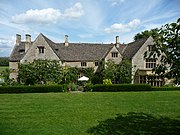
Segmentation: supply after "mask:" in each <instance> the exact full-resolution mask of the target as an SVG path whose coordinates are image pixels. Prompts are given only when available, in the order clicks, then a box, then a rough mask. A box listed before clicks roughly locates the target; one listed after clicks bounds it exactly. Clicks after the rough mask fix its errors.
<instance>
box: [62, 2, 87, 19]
mask: <svg viewBox="0 0 180 135" xmlns="http://www.w3.org/2000/svg"><path fill="white" fill-rule="evenodd" d="M83 14H84V10H83V7H82V5H81V3H76V4H75V5H74V6H73V7H71V8H68V9H66V10H65V11H64V14H63V16H64V17H70V18H79V17H81V16H82V15H83Z"/></svg>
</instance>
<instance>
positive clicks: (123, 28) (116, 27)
mask: <svg viewBox="0 0 180 135" xmlns="http://www.w3.org/2000/svg"><path fill="white" fill-rule="evenodd" d="M140 23H141V21H140V20H139V19H134V20H132V21H130V22H129V23H128V24H122V23H115V24H113V25H111V26H110V27H109V28H105V31H106V32H107V33H119V32H130V31H132V30H134V29H136V28H137V27H138V26H139V25H140Z"/></svg>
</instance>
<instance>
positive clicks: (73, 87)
mask: <svg viewBox="0 0 180 135" xmlns="http://www.w3.org/2000/svg"><path fill="white" fill-rule="evenodd" d="M67 87H68V90H69V91H76V90H77V85H76V84H75V83H69V84H68V86H67Z"/></svg>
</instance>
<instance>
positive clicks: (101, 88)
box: [93, 84, 151, 92]
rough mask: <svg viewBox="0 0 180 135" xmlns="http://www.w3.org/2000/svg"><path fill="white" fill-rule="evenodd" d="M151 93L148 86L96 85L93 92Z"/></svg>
mask: <svg viewBox="0 0 180 135" xmlns="http://www.w3.org/2000/svg"><path fill="white" fill-rule="evenodd" d="M120 91H151V86H150V85H148V84H107V85H106V84H96V85H94V86H93V92H120Z"/></svg>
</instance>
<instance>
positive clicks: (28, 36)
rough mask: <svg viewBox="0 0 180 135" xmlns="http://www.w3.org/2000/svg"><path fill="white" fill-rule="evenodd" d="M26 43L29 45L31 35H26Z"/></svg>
mask: <svg viewBox="0 0 180 135" xmlns="http://www.w3.org/2000/svg"><path fill="white" fill-rule="evenodd" d="M26 42H29V43H31V35H29V34H26Z"/></svg>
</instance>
